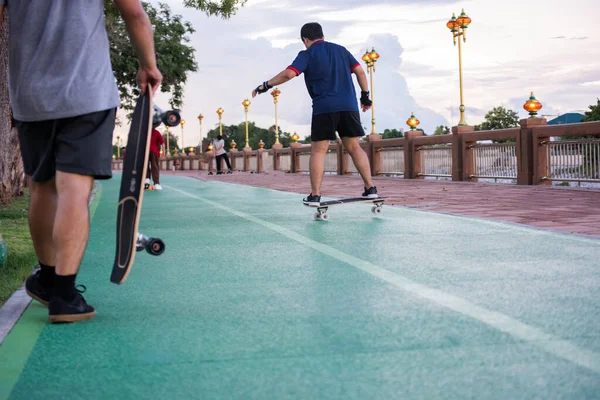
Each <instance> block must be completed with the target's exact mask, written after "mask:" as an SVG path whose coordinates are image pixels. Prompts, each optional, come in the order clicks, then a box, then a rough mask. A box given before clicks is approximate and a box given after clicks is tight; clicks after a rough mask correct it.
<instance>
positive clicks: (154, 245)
mask: <svg viewBox="0 0 600 400" xmlns="http://www.w3.org/2000/svg"><path fill="white" fill-rule="evenodd" d="M146 251H147V252H148V254H151V255H153V256H160V255H161V254H162V253H163V252H164V251H165V244H164V242H163V241H162V240H160V239H155V238H151V239H150V240H149V241H148V244H147V245H146Z"/></svg>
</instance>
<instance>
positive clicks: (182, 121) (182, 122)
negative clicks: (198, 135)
mask: <svg viewBox="0 0 600 400" xmlns="http://www.w3.org/2000/svg"><path fill="white" fill-rule="evenodd" d="M179 124H180V125H181V155H182V156H185V144H184V143H183V125H185V121H184V120H181V122H180V123H179Z"/></svg>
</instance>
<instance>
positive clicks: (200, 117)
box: [198, 114, 204, 153]
mask: <svg viewBox="0 0 600 400" xmlns="http://www.w3.org/2000/svg"><path fill="white" fill-rule="evenodd" d="M203 119H204V115H202V114H200V115H198V121H200V151H199V153H202V120H203Z"/></svg>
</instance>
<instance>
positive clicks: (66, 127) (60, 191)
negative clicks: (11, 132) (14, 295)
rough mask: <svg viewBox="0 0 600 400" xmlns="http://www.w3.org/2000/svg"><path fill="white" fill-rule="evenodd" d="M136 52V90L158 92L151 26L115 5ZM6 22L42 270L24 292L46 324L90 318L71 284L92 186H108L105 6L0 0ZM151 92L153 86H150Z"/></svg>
mask: <svg viewBox="0 0 600 400" xmlns="http://www.w3.org/2000/svg"><path fill="white" fill-rule="evenodd" d="M113 1H114V3H115V5H116V6H117V8H118V9H119V11H120V13H121V16H122V18H123V20H124V21H125V24H126V26H127V29H128V32H129V36H130V39H131V43H132V45H133V47H134V49H135V51H136V52H137V55H138V58H139V63H140V68H139V70H138V74H137V80H138V84H139V86H140V88H141V90H142V92H145V90H147V87H148V88H151V89H152V91H153V92H154V91H156V89H157V88H158V87H159V85H160V83H161V81H162V75H161V73H160V72H159V70H158V68H157V66H156V58H155V54H154V37H153V32H152V26H151V25H150V20H149V18H148V16H147V15H146V13H145V11H144V9H143V8H142V4H141V3H140V1H139V0H113ZM5 8H6V12H7V13H8V17H9V19H8V22H9V23H10V27H9V29H10V39H9V91H10V101H11V108H12V111H13V114H14V119H15V120H16V121H17V130H18V133H19V142H20V145H21V154H22V158H23V164H24V169H25V173H26V174H27V175H28V177H29V178H30V192H31V201H30V205H29V226H30V232H31V237H32V239H33V246H34V248H35V251H36V254H37V257H38V260H39V264H40V270H38V271H36V272H35V273H34V274H32V275H31V276H30V277H29V278H27V281H26V283H25V288H26V290H27V293H28V294H29V295H30V296H31V297H32V298H34V299H36V300H38V301H39V302H40V303H42V304H44V305H46V306H48V313H49V319H50V321H51V322H74V321H80V320H84V319H88V318H92V317H93V316H94V315H95V314H96V311H95V309H94V308H93V307H92V306H90V305H89V304H87V302H86V301H85V299H84V298H83V296H82V295H81V293H82V291H80V290H77V289H76V288H75V279H76V276H77V272H78V270H79V266H80V263H81V260H82V257H83V253H84V251H85V247H86V245H87V241H88V234H89V218H90V216H89V212H88V200H89V195H90V192H91V189H92V184H93V182H94V179H110V178H111V177H112V166H111V160H112V135H113V129H114V124H115V113H116V109H117V107H119V105H120V104H119V92H118V90H117V86H116V83H115V77H114V74H113V70H112V66H111V61H110V52H109V42H108V36H107V32H106V29H105V21H104V0H68V1H67V0H56V1H44V2H40V1H37V0H0V21H2V17H3V16H4V12H5ZM148 85H149V86H148Z"/></svg>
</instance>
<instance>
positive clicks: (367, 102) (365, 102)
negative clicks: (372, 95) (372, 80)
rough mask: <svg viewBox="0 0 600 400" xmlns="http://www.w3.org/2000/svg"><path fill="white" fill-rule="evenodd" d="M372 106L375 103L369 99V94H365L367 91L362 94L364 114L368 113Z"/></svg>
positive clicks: (361, 100)
mask: <svg viewBox="0 0 600 400" xmlns="http://www.w3.org/2000/svg"><path fill="white" fill-rule="evenodd" d="M372 105H373V102H372V101H371V100H370V99H369V92H365V91H362V92H360V106H361V108H362V110H363V112H366V111H368V110H369V109H370V108H371V106H372Z"/></svg>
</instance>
